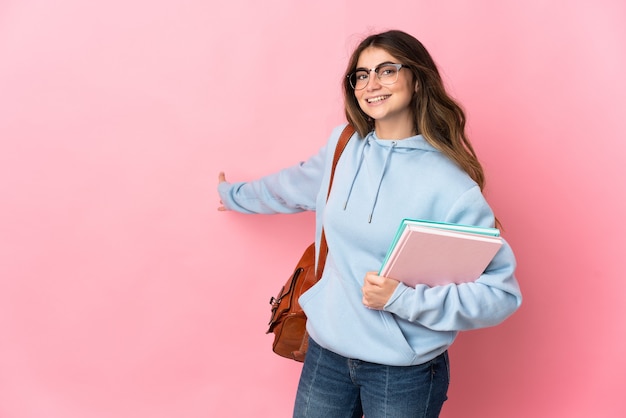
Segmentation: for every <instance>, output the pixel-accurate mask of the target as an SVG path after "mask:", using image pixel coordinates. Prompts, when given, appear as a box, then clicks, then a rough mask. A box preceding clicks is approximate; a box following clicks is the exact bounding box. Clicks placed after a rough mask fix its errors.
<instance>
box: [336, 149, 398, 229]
mask: <svg viewBox="0 0 626 418" xmlns="http://www.w3.org/2000/svg"><path fill="white" fill-rule="evenodd" d="M369 141H370V142H371V139H370V140H369ZM368 144H369V143H368ZM397 144H398V143H397V141H392V142H391V147H389V149H388V151H387V156H386V157H385V163H384V164H383V169H382V170H381V172H380V178H379V179H378V187H377V188H376V194H375V196H374V201H373V202H372V209H371V211H370V216H369V219H368V223H372V216H373V215H374V208H375V207H376V202H377V201H378V195H379V193H380V187H381V185H382V183H383V177H384V176H385V171H387V166H388V165H389V160H390V159H391V154H392V153H393V149H394V148H395V146H396V145H397ZM364 159H365V146H364V147H363V148H362V149H361V156H360V157H359V163H358V164H357V167H356V171H355V173H354V177H353V178H352V183H351V184H350V189H349V190H348V196H347V197H346V202H345V203H344V205H343V210H346V208H347V207H348V201H349V200H350V195H351V194H352V189H353V188H354V183H355V182H356V178H357V177H358V175H359V172H360V171H361V166H362V165H363V160H364Z"/></svg>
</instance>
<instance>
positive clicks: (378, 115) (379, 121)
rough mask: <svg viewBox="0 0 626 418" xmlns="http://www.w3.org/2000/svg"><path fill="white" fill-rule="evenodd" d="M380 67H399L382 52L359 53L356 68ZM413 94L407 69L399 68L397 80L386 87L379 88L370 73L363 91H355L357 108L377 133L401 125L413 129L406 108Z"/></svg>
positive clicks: (408, 110) (373, 75)
mask: <svg viewBox="0 0 626 418" xmlns="http://www.w3.org/2000/svg"><path fill="white" fill-rule="evenodd" d="M383 63H393V64H402V63H401V62H398V60H397V59H396V58H394V57H393V56H392V55H391V54H389V53H388V52H387V51H385V50H384V49H381V48H377V47H369V48H367V49H365V50H363V52H361V55H360V56H359V60H358V61H357V68H362V69H366V70H369V69H371V68H377V67H378V66H379V65H380V64H383ZM383 81H384V80H383ZM414 93H415V85H414V81H413V75H412V74H411V71H410V70H409V69H407V68H401V69H400V71H399V72H398V80H397V81H396V82H395V83H393V84H389V85H385V84H382V83H381V80H379V78H378V77H377V76H376V73H375V72H373V71H372V72H369V81H368V83H367V86H366V87H365V88H364V89H362V90H354V95H355V97H356V99H357V101H358V103H359V106H360V107H361V109H362V110H363V112H365V114H366V115H368V116H369V117H371V118H372V119H374V121H375V122H374V123H375V126H376V129H377V130H378V129H379V128H383V127H385V126H386V127H390V126H393V127H394V130H396V129H397V128H399V127H400V126H403V125H407V126H408V125H410V128H411V129H412V126H413V121H412V113H411V109H410V108H409V104H410V103H411V99H412V97H413V94H414ZM385 130H387V128H385Z"/></svg>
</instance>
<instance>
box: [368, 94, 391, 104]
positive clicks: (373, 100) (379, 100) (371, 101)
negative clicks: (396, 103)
mask: <svg viewBox="0 0 626 418" xmlns="http://www.w3.org/2000/svg"><path fill="white" fill-rule="evenodd" d="M390 96H391V94H387V95H385V96H377V97H372V98H370V99H367V103H378V102H382V101H383V100H387V99H388V98H389V97H390Z"/></svg>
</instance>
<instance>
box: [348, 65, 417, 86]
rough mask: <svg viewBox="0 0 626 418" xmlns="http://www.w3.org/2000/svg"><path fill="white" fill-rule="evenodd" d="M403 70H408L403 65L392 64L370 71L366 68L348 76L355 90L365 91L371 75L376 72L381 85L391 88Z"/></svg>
mask: <svg viewBox="0 0 626 418" xmlns="http://www.w3.org/2000/svg"><path fill="white" fill-rule="evenodd" d="M401 68H406V66H405V65H402V64H392V63H390V62H386V63H384V64H380V65H379V66H378V67H376V68H371V69H369V70H368V69H366V68H357V70H356V71H355V72H353V73H350V74H349V75H348V80H349V81H350V85H351V86H352V88H353V89H355V90H363V89H364V88H365V87H367V84H368V83H369V81H370V73H371V72H372V71H374V72H375V73H376V77H378V81H379V82H380V84H383V85H385V86H389V85H391V84H393V83H395V82H396V81H398V73H399V72H400V69H401Z"/></svg>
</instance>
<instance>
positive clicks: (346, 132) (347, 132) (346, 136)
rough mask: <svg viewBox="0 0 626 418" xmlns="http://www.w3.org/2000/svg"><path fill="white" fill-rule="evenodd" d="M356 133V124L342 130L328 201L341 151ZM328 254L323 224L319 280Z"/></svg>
mask: <svg viewBox="0 0 626 418" xmlns="http://www.w3.org/2000/svg"><path fill="white" fill-rule="evenodd" d="M353 134H354V126H352V125H350V124H348V125H346V127H345V128H344V129H343V132H341V136H340V137H339V141H337V147H336V148H335V155H334V156H333V166H332V168H331V170H330V181H329V183H328V194H327V195H326V201H328V196H330V189H331V188H332V187H333V178H334V177H335V168H336V167H337V161H339V157H341V153H343V150H344V149H345V148H346V145H348V141H350V138H352V135H353ZM327 255H328V244H327V243H326V235H324V226H322V238H321V240H320V254H319V259H318V262H317V268H316V269H315V275H316V276H317V280H319V279H321V277H322V273H323V272H324V264H326V256H327Z"/></svg>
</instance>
